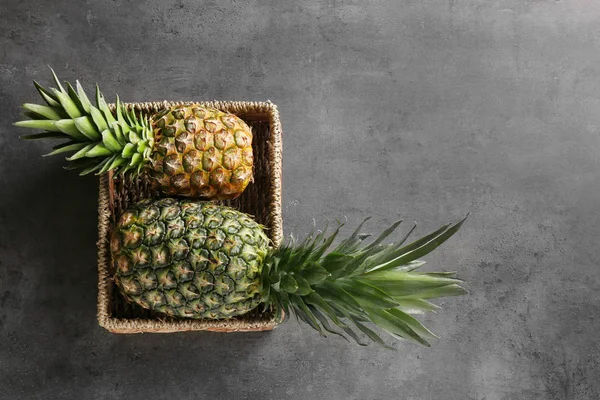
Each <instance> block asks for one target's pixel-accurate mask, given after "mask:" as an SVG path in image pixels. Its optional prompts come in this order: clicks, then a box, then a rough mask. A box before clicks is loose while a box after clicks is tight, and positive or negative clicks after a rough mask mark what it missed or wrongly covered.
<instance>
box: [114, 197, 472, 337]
mask: <svg viewBox="0 0 600 400" xmlns="http://www.w3.org/2000/svg"><path fill="white" fill-rule="evenodd" d="M463 221H464V220H463ZM463 221H460V222H458V223H457V224H454V225H444V226H443V227H441V228H440V229H438V230H437V231H435V232H433V233H431V234H429V235H427V236H425V237H423V238H421V239H419V240H417V241H415V242H413V243H411V244H407V245H403V243H404V242H405V241H406V240H407V238H408V236H409V235H410V233H411V232H412V230H411V231H410V232H409V234H408V235H406V237H405V238H404V239H403V240H402V241H400V242H399V243H392V244H382V241H383V240H384V239H385V238H386V237H388V236H389V235H390V234H391V233H392V232H393V231H394V230H395V229H396V228H397V227H398V225H399V224H400V222H396V223H394V224H393V225H392V226H391V227H390V228H388V229H386V230H385V231H384V232H383V233H382V234H381V235H380V236H379V237H378V238H376V239H375V240H374V241H372V242H371V243H370V244H364V239H365V238H366V237H367V236H368V235H362V234H360V228H361V227H360V226H359V228H358V229H357V230H356V231H355V232H354V233H353V234H352V235H351V236H350V237H348V238H346V239H345V240H342V241H341V242H340V243H339V244H338V245H337V246H336V247H335V248H334V249H333V250H330V251H329V252H328V250H329V248H330V247H331V246H332V244H333V241H334V239H335V238H336V235H337V233H338V231H339V227H338V228H337V229H336V230H335V232H333V233H332V234H331V235H329V236H327V234H326V232H325V231H324V232H322V233H319V234H316V235H310V236H309V237H308V238H307V239H306V240H305V241H304V242H302V243H300V244H294V243H290V244H287V245H284V246H281V247H279V248H272V247H271V246H270V242H269V240H268V238H267V236H266V235H265V233H264V231H263V227H262V226H261V225H259V224H258V223H257V222H255V221H254V220H253V219H252V218H251V217H250V216H248V215H246V214H243V213H241V212H239V211H236V210H234V209H232V208H228V207H224V206H219V205H216V204H214V203H207V202H201V201H193V200H185V199H173V198H164V199H158V200H150V199H148V200H144V201H142V202H140V203H138V204H136V205H134V206H133V207H131V208H130V209H128V210H127V211H126V212H125V213H124V214H123V215H122V216H121V218H120V220H119V221H118V223H117V224H116V226H115V228H114V230H113V234H112V239H111V253H112V258H113V262H114V265H115V271H116V272H115V281H116V283H117V286H118V287H119V289H120V291H121V293H122V294H123V295H124V297H125V298H126V299H127V300H128V301H130V302H133V303H137V304H139V305H140V306H142V307H144V308H147V309H151V310H155V311H158V312H161V313H163V314H165V315H169V316H172V317H186V318H210V319H221V318H230V317H234V316H238V315H243V314H245V313H247V312H249V311H251V310H253V309H255V308H256V307H258V306H259V305H261V304H262V305H263V306H264V307H265V308H268V307H272V308H273V309H274V310H275V312H276V313H277V318H281V316H282V314H284V315H285V316H289V315H290V311H293V313H294V314H295V315H296V316H297V317H298V318H299V319H301V320H302V321H304V322H306V323H308V324H309V325H310V326H311V327H313V328H314V329H316V330H317V331H319V332H320V333H321V334H323V335H325V334H326V333H327V332H330V333H336V334H340V335H343V333H342V332H345V333H346V334H347V335H348V336H350V337H352V338H354V339H355V340H356V341H357V342H358V343H360V344H363V340H362V339H361V338H360V337H359V335H358V334H359V332H362V333H363V334H365V335H366V337H367V338H369V339H371V340H373V341H375V342H377V343H379V344H382V345H385V344H384V342H383V340H382V339H381V338H380V336H379V335H378V334H377V333H375V332H374V331H373V330H371V329H370V328H369V327H368V326H367V325H366V323H369V322H372V323H373V324H375V325H376V326H378V327H379V328H381V329H383V330H384V331H387V332H388V333H389V334H391V335H392V336H393V337H395V338H404V339H408V340H412V341H414V342H417V343H420V344H423V345H429V343H428V341H427V340H428V339H430V338H433V337H435V336H434V335H433V334H432V333H431V332H430V331H429V330H427V329H426V328H425V327H424V326H423V325H421V324H420V323H419V322H418V321H417V320H416V319H415V318H414V317H412V316H411V315H410V314H413V313H422V312H427V311H434V310H436V309H437V308H438V307H437V306H435V305H434V304H432V303H430V302H429V301H428V300H429V299H433V298H438V297H444V296H454V295H461V294H464V293H466V291H465V290H464V289H463V288H462V287H461V286H460V284H461V281H460V280H458V279H456V277H455V273H453V272H439V273H426V272H425V273H422V272H417V271H416V270H417V269H418V268H419V267H420V266H421V265H423V264H424V262H422V261H419V260H418V259H419V258H420V257H422V256H424V255H426V254H428V253H429V252H431V251H432V250H434V249H435V248H436V247H437V246H439V245H440V244H442V243H443V242H444V241H445V240H447V239H448V238H449V237H450V236H452V235H453V234H454V233H455V232H456V231H457V230H458V229H459V228H460V226H461V225H462V223H463ZM361 226H362V224H361ZM413 229H414V228H413ZM334 327H337V328H338V330H336V329H335V328H334ZM340 330H341V331H342V332H340Z"/></svg>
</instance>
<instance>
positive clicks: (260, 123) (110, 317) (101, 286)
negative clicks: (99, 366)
mask: <svg viewBox="0 0 600 400" xmlns="http://www.w3.org/2000/svg"><path fill="white" fill-rule="evenodd" d="M188 104H199V105H201V106H204V107H211V108H216V109H218V110H221V111H225V112H230V113H232V114H235V115H237V116H238V117H240V118H241V119H243V120H244V121H245V122H246V123H247V124H248V126H250V128H251V129H252V134H253V140H252V150H253V152H254V182H251V183H250V184H249V185H248V187H247V188H246V190H244V192H243V193H242V194H241V195H240V196H239V197H238V198H236V199H235V200H228V201H221V202H218V203H219V204H222V205H226V206H230V207H233V208H235V209H237V210H240V211H242V212H245V213H247V214H250V215H252V216H254V218H255V219H256V221H257V222H258V223H260V224H262V225H264V226H266V228H267V229H266V233H267V235H268V236H269V238H270V239H271V240H272V242H273V245H274V246H279V245H280V244H281V240H282V236H283V228H282V218H281V155H282V143H281V140H282V138H281V123H280V121H279V113H278V111H277V107H276V106H275V105H274V104H273V103H270V102H258V103H257V102H197V103H192V102H162V103H130V104H125V106H126V107H128V108H133V109H134V110H135V111H137V112H140V113H144V114H149V113H156V112H158V111H160V110H161V109H163V108H165V107H168V106H173V105H188ZM111 107H112V109H114V105H111ZM156 196H159V193H153V192H152V190H151V189H150V185H149V182H148V180H147V178H145V177H144V176H143V175H142V176H138V177H135V178H131V177H128V176H125V177H121V176H118V177H113V175H112V173H111V172H109V173H107V174H103V175H101V177H100V193H99V201H98V235H99V239H98V322H99V324H100V326H102V327H104V328H106V329H107V330H109V331H111V332H113V333H142V332H154V333H169V332H181V331H216V332H250V331H268V330H271V329H273V328H274V327H275V326H276V325H278V324H279V322H280V321H277V320H275V315H274V313H273V312H272V311H266V312H261V310H262V306H259V307H258V309H256V310H253V311H251V312H250V313H248V314H246V315H244V316H241V317H235V318H231V319H221V320H209V319H191V318H171V317H167V316H164V315H162V314H160V313H156V312H153V311H150V310H146V309H143V308H142V307H140V306H138V305H136V304H131V303H128V302H127V301H126V300H125V299H124V298H123V296H121V295H120V293H119V290H118V288H117V287H116V286H115V283H114V281H113V279H112V277H113V275H114V267H113V263H112V260H111V255H110V245H109V243H110V233H111V231H112V228H113V226H114V223H115V221H116V220H117V218H118V217H119V216H120V215H121V213H122V212H123V211H125V209H127V208H128V207H129V206H130V205H131V204H133V203H135V202H137V201H139V200H142V199H144V198H148V197H156Z"/></svg>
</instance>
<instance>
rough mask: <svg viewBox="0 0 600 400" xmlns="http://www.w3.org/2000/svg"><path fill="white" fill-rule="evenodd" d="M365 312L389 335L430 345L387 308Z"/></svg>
mask: <svg viewBox="0 0 600 400" xmlns="http://www.w3.org/2000/svg"><path fill="white" fill-rule="evenodd" d="M367 313H368V314H369V317H370V318H371V321H373V323H374V324H375V325H377V326H378V327H380V328H381V329H384V330H385V331H387V332H388V333H390V334H391V335H394V336H399V337H402V338H404V339H408V340H411V341H413V342H416V343H419V344H422V345H424V346H427V347H430V346H431V345H430V344H429V342H427V340H425V339H424V338H422V337H421V336H419V334H418V333H416V332H415V331H414V330H413V329H412V328H411V327H410V326H408V325H407V324H406V323H405V322H404V321H402V320H401V319H399V318H397V317H396V316H394V315H392V314H390V313H389V312H388V311H387V310H367Z"/></svg>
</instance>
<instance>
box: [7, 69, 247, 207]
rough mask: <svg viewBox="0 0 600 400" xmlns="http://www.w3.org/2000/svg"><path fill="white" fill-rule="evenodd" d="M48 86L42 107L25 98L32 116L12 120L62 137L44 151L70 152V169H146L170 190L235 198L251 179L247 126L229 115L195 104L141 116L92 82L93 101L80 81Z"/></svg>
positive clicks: (42, 92) (83, 171) (40, 136)
mask: <svg viewBox="0 0 600 400" xmlns="http://www.w3.org/2000/svg"><path fill="white" fill-rule="evenodd" d="M52 74H53V76H54V80H55V84H56V88H51V89H45V88H44V87H42V86H41V85H39V84H38V83H37V82H34V84H35V86H36V88H37V90H38V92H39V94H40V96H41V97H42V98H43V99H44V101H45V102H46V105H39V104H30V103H27V104H24V105H23V108H24V109H25V110H26V112H25V115H26V116H27V117H29V118H30V119H28V120H24V121H19V122H16V123H15V125H16V126H20V127H25V128H33V129H39V130H44V131H45V132H42V133H38V134H33V135H29V136H25V137H24V138H25V139H59V140H62V141H63V142H62V143H60V144H58V145H57V146H55V147H54V151H52V152H51V153H49V155H55V154H64V153H72V154H71V155H70V156H69V157H68V158H67V161H68V164H67V166H66V168H67V169H81V175H85V174H89V173H92V172H96V173H97V174H101V173H104V172H107V171H110V170H113V171H114V172H115V173H124V172H127V171H129V172H131V173H135V174H137V173H141V172H144V173H147V174H148V176H149V177H150V181H151V182H152V184H153V186H154V187H155V188H156V189H159V190H160V191H161V192H162V193H164V194H167V195H178V196H188V197H194V198H198V197H202V198H205V199H215V200H225V199H233V198H235V197H237V196H239V195H240V194H241V193H242V192H243V191H244V189H245V188H246V186H247V185H248V183H249V182H250V181H251V179H252V167H253V154H252V132H251V130H250V128H249V127H248V125H247V124H246V123H245V122H244V121H242V120H241V119H240V118H238V117H237V116H235V115H233V114H229V113H225V112H222V111H219V110H215V109H212V108H206V107H202V106H200V105H197V104H191V105H185V106H173V107H169V108H166V109H165V110H163V111H161V112H159V113H157V114H154V115H138V114H136V113H135V112H134V111H133V110H131V109H128V108H127V107H125V106H124V105H123V104H121V103H120V101H119V98H118V97H117V101H116V107H115V109H116V115H113V113H112V112H111V110H110V109H109V107H108V105H107V103H106V101H105V100H104V96H103V95H102V93H101V92H100V90H99V89H98V87H97V86H96V105H95V106H94V105H93V104H92V103H91V102H90V100H89V99H88V97H87V95H86V94H85V91H84V90H83V88H82V86H81V85H80V84H79V82H78V81H77V82H76V85H75V86H76V88H73V86H72V85H71V84H69V83H68V82H67V83H66V85H65V86H66V89H65V87H63V85H62V84H61V83H60V81H59V80H58V78H57V77H56V75H55V74H54V71H52Z"/></svg>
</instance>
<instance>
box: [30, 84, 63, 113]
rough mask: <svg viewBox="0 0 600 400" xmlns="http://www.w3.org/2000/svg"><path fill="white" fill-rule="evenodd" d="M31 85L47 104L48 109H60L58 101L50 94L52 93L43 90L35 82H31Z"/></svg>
mask: <svg viewBox="0 0 600 400" xmlns="http://www.w3.org/2000/svg"><path fill="white" fill-rule="evenodd" d="M33 85H34V86H35V88H36V89H37V91H38V92H39V93H40V96H42V98H43V99H44V101H45V102H46V104H48V105H49V106H50V107H61V105H60V103H59V102H58V99H57V98H56V97H55V96H54V94H52V92H50V91H49V90H47V89H46V88H44V87H43V86H42V85H40V84H39V83H37V82H36V81H33Z"/></svg>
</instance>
